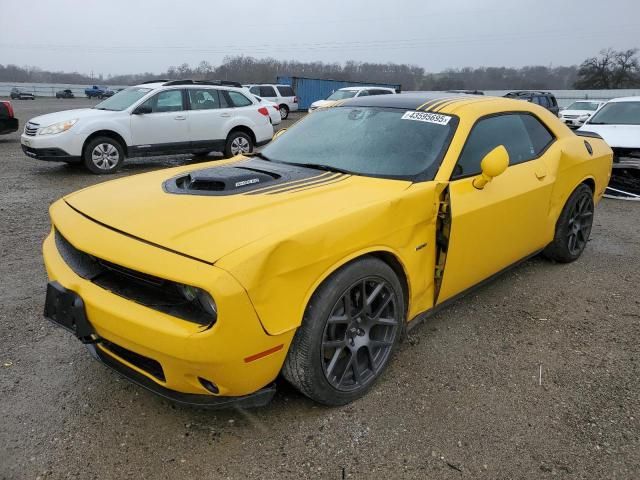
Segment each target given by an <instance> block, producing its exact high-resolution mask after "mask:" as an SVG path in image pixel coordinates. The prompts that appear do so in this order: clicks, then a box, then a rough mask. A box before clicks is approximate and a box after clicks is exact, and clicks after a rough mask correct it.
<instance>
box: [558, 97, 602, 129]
mask: <svg viewBox="0 0 640 480" xmlns="http://www.w3.org/2000/svg"><path fill="white" fill-rule="evenodd" d="M605 103H606V102H601V101H598V100H578V101H577V102H573V103H572V104H571V105H569V106H568V107H567V108H563V109H561V110H560V113H559V114H558V116H559V117H560V120H562V121H563V122H564V123H565V124H566V125H567V127H569V128H578V127H581V126H582V125H583V124H584V122H586V121H587V120H588V119H589V117H591V115H593V114H594V113H595V112H596V110H598V109H599V108H600V107H602V105H604V104H605Z"/></svg>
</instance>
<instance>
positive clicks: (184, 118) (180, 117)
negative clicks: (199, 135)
mask: <svg viewBox="0 0 640 480" xmlns="http://www.w3.org/2000/svg"><path fill="white" fill-rule="evenodd" d="M174 119H175V120H186V119H187V117H186V116H185V115H178V116H177V117H174Z"/></svg>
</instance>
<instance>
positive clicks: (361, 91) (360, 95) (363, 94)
mask: <svg viewBox="0 0 640 480" xmlns="http://www.w3.org/2000/svg"><path fill="white" fill-rule="evenodd" d="M358 96H359V97H367V96H369V90H360V94H359V95H358Z"/></svg>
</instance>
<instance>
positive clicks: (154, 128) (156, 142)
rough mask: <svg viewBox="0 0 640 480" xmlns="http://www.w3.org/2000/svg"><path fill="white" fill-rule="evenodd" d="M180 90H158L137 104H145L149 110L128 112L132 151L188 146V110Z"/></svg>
mask: <svg viewBox="0 0 640 480" xmlns="http://www.w3.org/2000/svg"><path fill="white" fill-rule="evenodd" d="M183 92H184V91H183V90H182V89H173V90H164V91H162V92H159V93H157V94H156V95H154V96H153V97H151V98H149V99H148V100H147V101H146V102H144V103H143V104H142V105H140V106H139V107H138V108H140V107H148V108H149V113H143V114H135V113H134V114H132V115H131V138H132V144H133V147H132V150H133V151H134V152H136V153H139V154H147V155H149V154H160V153H171V152H180V151H185V150H188V149H189V147H190V144H191V141H190V138H189V125H188V122H187V118H188V112H187V108H186V104H185V98H184V93H183ZM136 110H137V109H136ZM134 111H135V110H134Z"/></svg>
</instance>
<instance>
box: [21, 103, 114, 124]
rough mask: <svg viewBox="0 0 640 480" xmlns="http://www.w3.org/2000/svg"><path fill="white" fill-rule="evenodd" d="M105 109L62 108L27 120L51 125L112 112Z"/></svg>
mask: <svg viewBox="0 0 640 480" xmlns="http://www.w3.org/2000/svg"><path fill="white" fill-rule="evenodd" d="M113 113H116V112H111V111H107V110H97V109H95V108H78V109H75V110H63V111H62V112H55V113H48V114H46V115H40V116H39V117H34V118H32V119H30V120H29V122H31V123H37V124H38V125H40V126H42V127H46V126H49V125H53V124H54V123H58V122H65V121H67V120H73V119H74V118H78V119H82V118H87V117H96V116H99V115H105V114H113Z"/></svg>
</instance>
